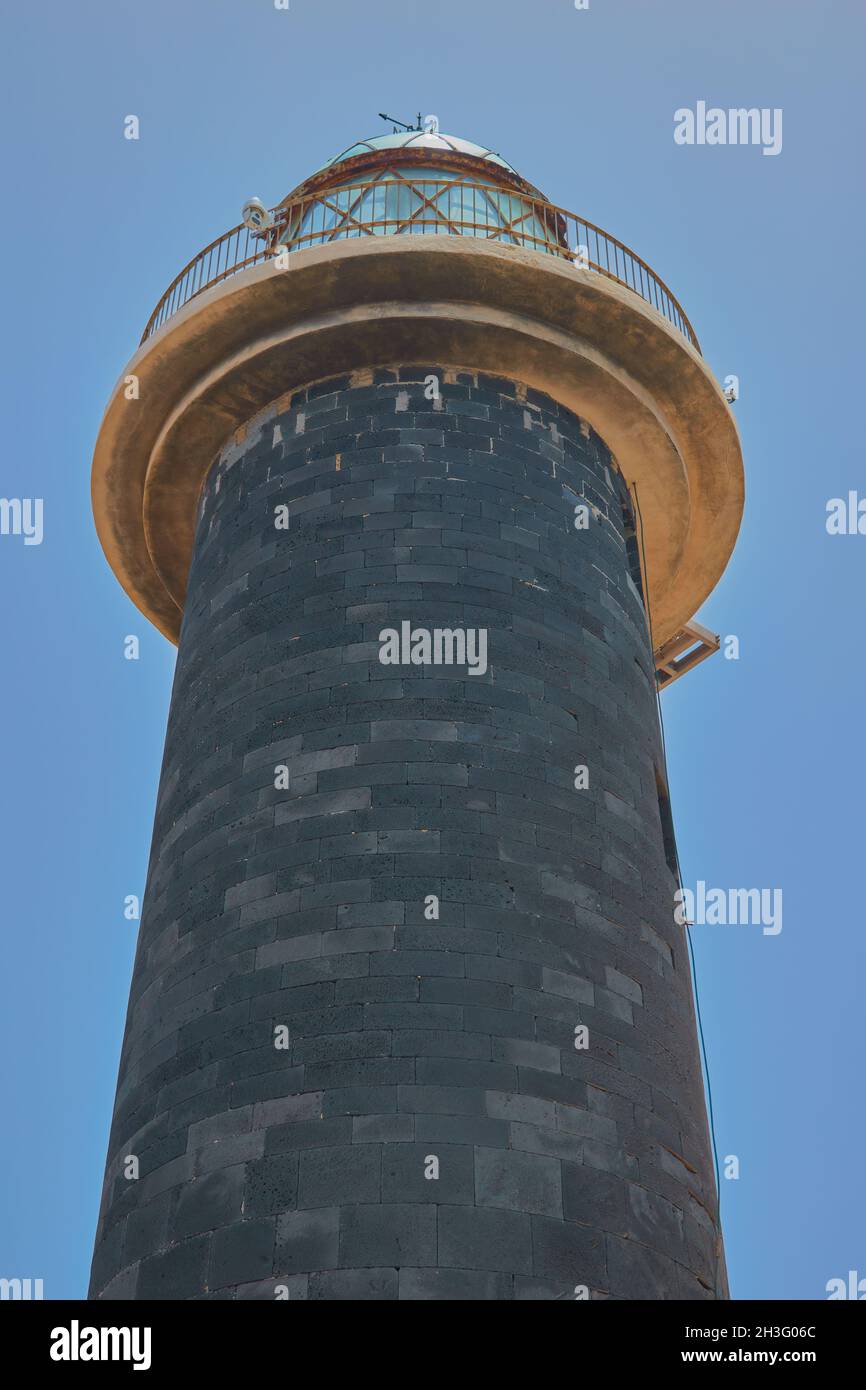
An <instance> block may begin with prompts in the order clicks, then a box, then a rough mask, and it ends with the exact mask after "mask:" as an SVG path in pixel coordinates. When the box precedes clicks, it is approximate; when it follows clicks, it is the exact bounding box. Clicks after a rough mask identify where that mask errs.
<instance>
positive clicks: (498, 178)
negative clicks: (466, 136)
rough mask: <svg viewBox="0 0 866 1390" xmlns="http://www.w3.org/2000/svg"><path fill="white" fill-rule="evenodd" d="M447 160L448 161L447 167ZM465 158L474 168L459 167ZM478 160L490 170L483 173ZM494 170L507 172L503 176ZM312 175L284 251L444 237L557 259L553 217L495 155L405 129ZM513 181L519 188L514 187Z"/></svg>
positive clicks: (284, 232)
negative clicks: (348, 165)
mask: <svg viewBox="0 0 866 1390" xmlns="http://www.w3.org/2000/svg"><path fill="white" fill-rule="evenodd" d="M422 151H423V155H422V158H420V159H418V158H417V155H418V154H419V153H421V152H422ZM437 152H438V153H439V154H441V156H442V163H441V164H440V163H439V161H438V159H437V158H436V154H437ZM364 154H374V155H376V156H377V158H376V159H375V160H374V161H373V162H372V164H371V166H370V167H369V168H366V167H364V165H363V164H362V166H361V168H360V169H359V170H356V171H355V172H353V173H352V174H349V173H348V171H347V172H346V173H345V174H344V175H343V177H342V178H341V177H340V169H339V166H340V164H341V163H343V162H344V161H346V160H349V159H354V158H355V157H356V156H358V155H364ZM389 155H391V156H392V157H390V158H389ZM413 156H415V157H414V158H413ZM449 156H453V157H456V158H454V163H453V165H452V167H449V164H451V159H450V158H449ZM465 156H470V157H471V158H472V159H473V160H478V161H479V164H477V165H476V164H473V163H469V164H467V162H466V160H465V158H462V157H465ZM480 161H484V163H486V164H488V165H492V166H494V167H493V168H491V169H490V173H489V174H488V173H487V172H486V171H485V169H484V166H483V164H482V163H480ZM499 169H502V170H505V171H507V172H506V175H505V177H504V178H503V177H502V175H500V174H499V173H498V170H499ZM331 170H333V181H331V180H329V181H328V182H327V183H326V184H325V185H324V186H323V185H322V184H321V176H322V173H323V172H324V171H331ZM313 177H314V179H315V180H316V185H317V187H316V188H315V189H310V191H309V192H308V193H307V194H306V195H303V196H301V197H300V198H298V199H296V200H295V199H293V200H291V201H290V202H289V204H288V207H287V213H288V216H287V219H286V222H285V225H284V226H283V227H282V229H281V233H280V236H279V241H280V242H281V243H282V244H284V245H289V246H292V247H297V248H302V247H305V246H314V245H319V244H322V243H326V242H331V241H338V240H341V239H342V238H344V237H361V236H411V235H427V236H430V235H446V236H471V237H483V238H485V239H487V240H492V241H499V242H504V243H506V244H508V245H511V246H526V247H530V248H532V249H534V250H538V251H544V252H547V253H552V254H561V251H562V247H563V244H564V243H563V237H562V229H561V228H560V227H559V226H557V225H556V219H555V218H553V217H552V216H551V213H550V211H549V210H548V209H546V208H545V206H544V204H543V203H542V201H541V199H540V198H538V199H536V198H533V196H532V191H531V190H529V185H527V184H525V183H524V182H523V180H522V179H520V176H519V175H517V174H516V170H513V169H512V167H511V165H510V164H507V163H506V162H505V160H504V159H502V157H501V156H500V155H498V154H496V153H495V151H493V150H486V149H484V148H483V146H481V145H475V144H473V143H472V142H471V141H470V140H459V139H457V138H456V136H453V135H441V134H427V133H426V132H423V131H417V130H413V131H403V132H401V133H398V134H393V135H379V136H375V137H374V138H373V139H370V140H360V141H358V142H356V143H355V144H354V145H350V146H349V147H348V148H347V149H345V150H344V151H343V152H342V153H341V154H339V155H337V156H336V157H335V158H334V159H332V160H329V162H328V163H327V164H326V165H324V166H323V170H320V171H319V172H318V174H317V175H314V176H313ZM518 181H519V184H520V185H521V187H519V188H516V187H515V183H516V182H518ZM308 184H309V181H308ZM523 190H528V191H523Z"/></svg>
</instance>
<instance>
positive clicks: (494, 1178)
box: [90, 118, 743, 1300]
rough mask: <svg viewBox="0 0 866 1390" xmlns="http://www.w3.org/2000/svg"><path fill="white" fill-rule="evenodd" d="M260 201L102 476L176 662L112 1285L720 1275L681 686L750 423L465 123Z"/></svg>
mask: <svg viewBox="0 0 866 1390" xmlns="http://www.w3.org/2000/svg"><path fill="white" fill-rule="evenodd" d="M244 218H245V221H244V224H242V225H241V226H239V227H236V228H234V229H233V230H232V231H230V232H228V233H227V234H226V235H225V236H222V237H220V238H218V240H216V241H215V242H212V243H211V244H210V245H209V246H208V247H206V248H205V250H204V251H202V252H201V253H200V254H199V255H198V256H196V257H195V259H194V260H193V261H192V262H191V263H190V264H189V265H188V266H187V267H186V269H185V270H184V271H182V272H181V274H180V275H179V276H178V277H177V278H176V279H175V281H174V282H173V283H172V285H171V286H170V287H169V289H168V290H167V291H166V293H165V295H164V296H163V297H162V299H161V300H160V302H159V304H158V306H157V308H156V309H155V311H154V313H153V315H152V317H151V319H150V321H149V323H148V325H147V328H146V330H145V334H144V337H143V339H142V342H141V345H140V347H139V348H138V351H137V352H136V353H135V355H134V356H133V358H132V359H131V361H130V362H129V364H128V365H127V366H126V367H125V368H124V370H123V373H122V376H121V378H120V381H119V383H118V386H117V388H116V389H115V391H114V394H113V396H112V398H111V400H110V402H109V405H108V408H107V410H106V413H105V416H104V419H103V422H102V426H101V428H100V432H99V438H98V441H97V445H96V452H95V459H94V467H93V505H94V513H95V518H96V525H97V529H98V532H99V537H100V540H101V542H102V545H103V548H104V550H105V553H106V555H107V557H108V560H109V563H110V564H111V566H112V568H113V570H114V572H115V574H116V576H117V578H118V579H119V581H120V583H121V584H122V585H123V587H124V589H125V590H126V592H127V593H128V594H129V596H130V597H131V598H132V600H133V601H134V602H135V603H136V604H137V605H138V607H139V609H140V610H141V611H142V612H143V613H144V614H145V615H146V616H147V617H148V618H149V619H150V620H151V622H153V623H154V624H155V625H156V627H158V628H159V630H160V631H161V632H162V633H164V634H165V636H166V637H168V638H169V639H170V640H171V641H173V642H176V643H177V645H178V659H177V670H176V675H175V679H174V688H173V692H172V698H171V707H170V710H169V716H168V729H167V734H166V742H165V754H164V761H163V767H162V775H161V780H160V786H159V794H158V800H157V806H156V817H155V825H154V832H153V844H152V851H151V857H150V864H149V869H148V877H147V885H146V893H145V899H144V909H143V916H142V921H141V927H140V932H139V939H138V947H137V953H136V959H135V967H134V971H133V977H132V983H131V989H130V999H129V1009H128V1015H127V1022H126V1030H125V1035H124V1040H123V1047H122V1052H121V1058H120V1068H119V1076H118V1082H117V1095H116V1101H115V1107H114V1117H113V1123H112V1127H111V1137H110V1142H109V1150H108V1159H107V1166H106V1174H105V1182H104V1189H103V1198H102V1205H101V1210H100V1216H99V1225H98V1231H97V1238H96V1247H95V1253H94V1258H93V1269H92V1277H91V1290H90V1292H91V1297H94V1298H112V1299H115V1298H122V1299H153V1298H165V1299H200V1298H218V1299H248V1298H253V1299H280V1298H291V1299H302V1300H303V1299H338V1300H339V1299H358V1300H368V1299H371V1300H379V1299H398V1298H399V1299H410V1300H411V1299H416V1300H417V1299H452V1300H511V1299H515V1300H531V1299H557V1298H569V1299H571V1298H618V1299H693V1298H701V1299H703V1298H710V1299H711V1298H725V1297H727V1286H726V1279H725V1272H724V1258H723V1254H722V1245H721V1236H720V1230H719V1223H718V1203H717V1194H716V1188H715V1182H714V1176H713V1158H712V1148H711V1144H710V1139H709V1136H708V1128H707V1117H706V1111H705V1104H704V1095H703V1087H702V1079H701V1068H700V1060H699V1052H698V1042H697V1032H696V1025H695V1015H694V1007H693V997H692V987H691V981H690V972H689V962H688V943H687V942H686V940H685V934H684V929H683V928H682V927H681V926H679V925H678V924H677V922H676V921H675V919H674V894H675V891H676V888H677V864H676V852H675V847H674V841H673V832H672V824H671V816H670V810H669V802H668V790H667V785H666V776H665V766H664V758H663V752H662V743H661V737H660V727H659V718H658V710H657V689H658V687H659V686H660V685H665V684H668V683H669V682H670V681H671V680H673V679H676V678H677V677H679V676H681V675H682V674H683V673H684V672H685V671H686V670H688V669H689V668H690V667H691V666H693V665H694V664H695V662H696V661H698V660H700V659H702V658H703V657H704V656H706V655H709V653H710V652H711V651H712V650H713V649H714V647H716V646H717V645H718V641H717V639H715V638H714V637H713V636H712V634H711V633H709V632H707V631H706V629H704V628H702V627H700V626H699V625H697V624H695V623H694V622H693V618H694V614H695V613H696V611H697V609H698V608H699V606H700V604H701V603H702V602H703V600H704V599H705V598H706V596H707V595H708V594H709V593H710V591H711V590H712V589H713V587H714V585H715V584H716V582H717V581H718V579H719V577H720V575H721V574H722V571H723V569H724V567H725V565H726V563H727V561H728V558H729V556H730V554H731V551H732V549H733V546H734V542H735V539H736V534H737V530H738V526H739V521H740V515H741V510H742V501H743V475H742V462H741V453H740V447H739V442H738V438H737V432H736V428H735V426H734V423H733V420H732V416H731V412H730V407H729V404H728V402H727V401H726V399H725V396H724V394H723V392H722V390H721V388H720V386H719V385H718V383H717V382H716V380H715V379H714V377H713V375H712V373H711V372H710V371H709V370H708V368H707V366H706V364H705V362H704V360H703V358H702V356H701V351H700V348H699V345H698V342H697V339H696V337H695V333H694V331H693V329H692V327H691V324H690V323H689V320H688V319H687V317H686V315H685V313H684V311H683V310H682V308H681V307H680V305H679V304H678V303H677V301H676V299H675V298H674V297H673V294H672V293H671V291H670V290H669V289H668V288H667V286H666V285H665V284H664V282H663V281H662V280H661V279H660V278H659V277H658V276H657V275H656V274H655V273H654V272H653V271H652V270H651V269H650V268H649V266H647V265H646V264H645V262H644V261H642V260H641V259H640V257H639V256H638V255H636V254H635V253H634V252H632V251H629V250H628V249H627V248H626V247H625V246H624V245H623V244H622V243H621V242H619V241H618V240H616V238H615V237H613V236H611V235H609V234H608V233H605V232H603V231H602V230H601V229H600V228H598V227H596V226H594V225H593V224H592V223H588V222H586V221H585V220H584V219H583V218H581V217H577V216H575V215H574V214H571V213H569V212H567V211H565V210H564V209H562V208H560V207H557V206H555V205H553V204H551V203H550V202H549V201H548V200H547V199H546V198H545V197H544V195H543V194H542V193H541V192H540V191H539V190H538V189H537V188H535V187H533V185H531V184H530V183H528V182H527V181H526V180H525V179H524V178H523V177H521V175H520V174H518V173H517V172H516V171H515V170H514V169H513V168H512V167H511V166H510V165H509V164H508V163H507V162H506V161H505V160H504V159H503V158H501V157H500V156H499V155H498V154H496V153H494V152H493V151H492V150H490V149H486V148H483V147H481V146H478V145H475V144H472V143H470V142H468V141H466V140H462V139H456V138H454V137H451V136H447V135H443V134H441V133H440V132H439V130H438V125H437V122H436V121H435V119H434V118H428V119H427V120H426V121H425V122H423V123H422V124H421V127H420V128H419V129H414V128H413V129H407V130H404V131H395V132H394V133H393V134H389V135H384V136H378V137H376V138H373V139H369V140H363V141H361V142H359V143H358V144H355V145H352V146H351V147H350V148H349V149H347V150H345V151H344V152H343V153H342V154H340V155H339V156H337V157H336V158H335V159H332V160H331V161H330V162H329V163H328V164H327V165H325V166H324V167H323V168H322V169H320V170H319V171H318V172H317V173H315V174H313V175H312V176H311V177H310V178H308V179H306V180H305V181H304V183H302V184H301V185H300V186H299V187H298V188H296V189H295V190H294V191H293V192H292V193H290V194H289V195H288V196H287V197H286V198H285V199H284V200H283V202H281V203H280V204H278V205H277V206H275V207H272V208H270V209H269V208H266V207H265V206H264V205H262V204H260V203H258V202H257V201H256V200H251V202H250V203H249V204H248V205H247V206H246V208H245V209H244Z"/></svg>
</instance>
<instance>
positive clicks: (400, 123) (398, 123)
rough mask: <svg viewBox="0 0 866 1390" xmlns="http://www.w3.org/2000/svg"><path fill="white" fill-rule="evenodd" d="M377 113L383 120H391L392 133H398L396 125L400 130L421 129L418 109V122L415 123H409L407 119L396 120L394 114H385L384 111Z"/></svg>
mask: <svg viewBox="0 0 866 1390" xmlns="http://www.w3.org/2000/svg"><path fill="white" fill-rule="evenodd" d="M379 115H380V116H381V118H382V120H383V121H390V122H391V124H392V126H393V127H394V134H395V135H398V134H399V131H398V126H399V127H400V129H401V130H420V129H421V112H420V111H419V112H418V124H417V125H410V124H409V122H408V121H398V120H397V117H396V116H387V115H386V114H385V112H384V111H380V112H379Z"/></svg>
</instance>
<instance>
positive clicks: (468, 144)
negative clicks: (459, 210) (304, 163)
mask: <svg viewBox="0 0 866 1390" xmlns="http://www.w3.org/2000/svg"><path fill="white" fill-rule="evenodd" d="M406 149H414V150H417V149H422V150H442V151H445V152H447V151H451V153H453V154H469V155H474V156H475V158H476V159H486V160H489V162H490V163H491V164H498V165H499V166H500V167H501V168H502V169H509V170H510V171H511V173H512V174H516V173H517V170H516V169H515V168H514V167H513V165H511V164H509V163H508V162H507V161H506V160H504V159H503V158H502V156H501V155H499V154H497V153H496V151H495V150H488V149H485V147H484V146H483V145H475V144H473V142H472V141H471V140H461V139H459V138H458V136H456V135H442V134H435V135H428V134H427V133H426V132H425V131H423V130H401V131H397V132H396V133H395V134H393V135H374V136H372V137H371V138H370V139H369V140H358V141H356V143H355V144H354V145H350V146H349V147H348V149H345V150H343V151H342V153H341V154H337V155H334V157H333V159H329V160H327V161H326V163H324V164H323V165H322V169H330V168H332V167H333V166H334V165H335V164H341V163H342V161H343V160H344V159H352V158H353V157H354V156H355V155H358V154H366V153H368V152H375V151H376V150H406ZM321 171H322V170H321V169H319V170H317V171H316V172H317V173H321Z"/></svg>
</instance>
